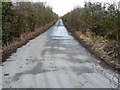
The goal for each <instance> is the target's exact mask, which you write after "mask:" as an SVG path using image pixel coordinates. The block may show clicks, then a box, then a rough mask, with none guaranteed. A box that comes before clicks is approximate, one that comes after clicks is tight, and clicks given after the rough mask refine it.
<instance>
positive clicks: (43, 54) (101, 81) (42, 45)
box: [1, 20, 118, 88]
mask: <svg viewBox="0 0 120 90" xmlns="http://www.w3.org/2000/svg"><path fill="white" fill-rule="evenodd" d="M1 67H2V77H3V78H2V82H3V83H2V87H3V88H116V87H117V84H118V79H117V77H118V75H117V73H115V72H114V71H112V70H110V69H109V67H107V66H106V65H104V64H103V63H102V62H101V61H100V60H98V59H96V58H95V57H94V56H93V55H91V54H90V52H88V51H87V50H86V49H85V48H84V47H83V46H82V45H81V44H79V43H78V42H77V41H76V40H75V39H74V38H73V37H72V36H71V35H69V33H68V32H67V30H66V28H65V26H64V25H63V22H62V20H58V21H57V22H56V24H55V25H54V26H53V27H51V28H50V29H49V30H48V31H46V32H45V33H43V34H41V35H40V36H38V37H36V38H35V39H33V40H30V41H29V42H28V43H27V44H26V45H24V46H23V47H21V48H19V49H18V50H17V52H16V53H14V54H12V55H11V56H10V58H9V59H7V61H6V62H4V63H3V64H2V66H1Z"/></svg>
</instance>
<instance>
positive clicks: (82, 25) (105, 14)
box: [63, 2, 120, 41]
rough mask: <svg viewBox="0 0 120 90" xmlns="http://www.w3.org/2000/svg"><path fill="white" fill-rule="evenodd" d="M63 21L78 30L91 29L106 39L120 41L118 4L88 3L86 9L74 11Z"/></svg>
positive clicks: (65, 16) (64, 17) (119, 10)
mask: <svg viewBox="0 0 120 90" xmlns="http://www.w3.org/2000/svg"><path fill="white" fill-rule="evenodd" d="M63 20H64V21H65V22H66V24H67V25H68V26H70V27H72V28H75V29H76V30H81V31H83V32H86V30H87V29H89V30H91V31H92V32H94V33H95V34H96V35H100V36H103V37H104V38H108V39H111V40H117V41H118V40H120V9H119V8H118V5H116V4H104V5H103V4H101V3H99V2H97V3H91V2H86V3H85V7H84V8H76V9H74V10H73V11H71V12H69V13H68V14H66V15H64V16H63Z"/></svg>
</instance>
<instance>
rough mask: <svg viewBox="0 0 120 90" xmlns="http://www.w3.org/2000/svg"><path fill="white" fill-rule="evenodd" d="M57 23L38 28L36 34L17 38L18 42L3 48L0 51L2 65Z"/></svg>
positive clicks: (31, 33) (26, 34)
mask: <svg viewBox="0 0 120 90" xmlns="http://www.w3.org/2000/svg"><path fill="white" fill-rule="evenodd" d="M55 22H56V21H54V22H51V23H48V24H46V25H45V26H44V27H39V28H36V29H35V31H34V32H30V33H25V34H22V35H21V37H20V38H16V40H14V41H13V42H11V43H10V44H9V45H8V46H6V47H2V50H0V61H1V63H2V62H4V61H6V59H7V58H9V56H10V55H11V54H12V53H14V52H16V50H17V49H18V48H20V47H21V46H23V45H25V44H27V42H29V40H32V39H34V38H35V37H37V36H38V35H40V34H41V33H44V32H45V31H46V30H48V29H49V28H50V27H51V26H53V25H54V24H55Z"/></svg>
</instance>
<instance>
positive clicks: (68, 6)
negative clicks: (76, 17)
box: [17, 0, 120, 16]
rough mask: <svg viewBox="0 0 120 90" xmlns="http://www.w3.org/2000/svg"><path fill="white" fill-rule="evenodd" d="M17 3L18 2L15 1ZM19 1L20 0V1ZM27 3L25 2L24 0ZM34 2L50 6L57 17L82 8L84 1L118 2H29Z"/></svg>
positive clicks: (60, 0) (111, 0)
mask: <svg viewBox="0 0 120 90" xmlns="http://www.w3.org/2000/svg"><path fill="white" fill-rule="evenodd" d="M17 1H19V0H17ZM20 1H21V0H20ZM25 1H27V0H25ZM30 1H34V2H39V1H40V2H46V3H47V5H49V6H51V7H52V9H53V11H54V12H55V13H57V14H58V15H59V16H62V15H64V14H66V13H67V12H69V11H71V10H72V9H74V8H75V7H77V6H80V7H83V6H84V2H85V1H87V2H88V1H91V2H108V3H111V2H118V1H120V0H30Z"/></svg>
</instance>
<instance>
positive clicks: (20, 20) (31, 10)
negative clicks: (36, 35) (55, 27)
mask: <svg viewBox="0 0 120 90" xmlns="http://www.w3.org/2000/svg"><path fill="white" fill-rule="evenodd" d="M55 19H57V15H56V14H55V13H53V12H52V9H51V8H50V7H46V6H45V5H44V4H43V3H32V2H17V3H14V4H13V3H12V2H2V45H3V46H4V45H7V44H8V42H10V41H11V40H13V39H14V38H16V37H20V35H21V34H22V33H28V32H33V31H34V29H35V27H40V26H44V25H45V24H47V23H50V22H52V21H54V20H55Z"/></svg>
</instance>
